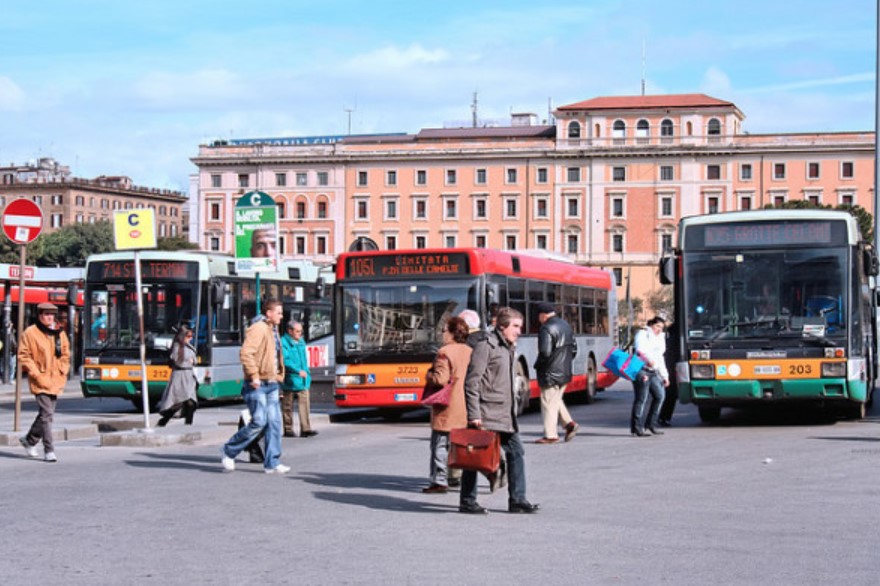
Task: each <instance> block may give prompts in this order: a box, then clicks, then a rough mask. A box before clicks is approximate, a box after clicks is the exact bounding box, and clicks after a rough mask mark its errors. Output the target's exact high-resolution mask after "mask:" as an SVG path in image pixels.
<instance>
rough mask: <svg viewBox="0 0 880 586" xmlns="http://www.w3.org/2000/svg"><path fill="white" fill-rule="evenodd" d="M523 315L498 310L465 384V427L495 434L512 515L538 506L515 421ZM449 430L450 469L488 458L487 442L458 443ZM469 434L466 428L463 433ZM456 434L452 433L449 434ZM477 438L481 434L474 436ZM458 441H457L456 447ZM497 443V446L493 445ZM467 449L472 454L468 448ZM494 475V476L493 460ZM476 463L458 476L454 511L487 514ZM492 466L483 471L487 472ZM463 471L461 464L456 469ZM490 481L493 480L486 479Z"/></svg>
mask: <svg viewBox="0 0 880 586" xmlns="http://www.w3.org/2000/svg"><path fill="white" fill-rule="evenodd" d="M522 324H523V316H522V314H521V313H519V312H518V311H516V310H515V309H511V308H509V307H502V308H501V309H499V310H498V314H497V317H496V322H495V330H494V331H492V332H489V333H488V334H487V335H486V337H485V338H484V339H483V340H480V341H479V342H478V343H477V344H476V346H475V347H474V351H473V353H472V354H471V362H470V365H469V366H468V373H467V378H466V379H465V383H464V394H465V401H466V403H467V414H468V427H469V428H471V430H485V431H490V432H496V433H497V438H498V439H497V441H498V442H500V445H501V448H503V449H504V454H505V456H506V460H507V479H508V484H507V491H508V501H507V510H508V511H509V512H511V513H534V512H537V510H538V509H539V505H533V504H531V503H530V502H529V501H528V500H527V499H526V469H525V458H524V456H525V450H524V449H523V444H522V441H521V440H520V438H519V433H518V431H519V426H518V425H517V421H516V401H515V399H514V397H515V394H514V393H515V389H514V380H515V377H514V369H515V366H516V363H515V353H516V341H517V339H518V338H519V335H520V332H521V331H522ZM456 431H458V430H453V432H452V434H450V443H451V445H452V451H451V453H450V463H449V465H450V466H453V467H455V466H456V458H457V457H458V456H460V455H466V454H467V453H468V451H470V454H471V455H473V454H474V453H475V452H477V456H478V460H479V457H480V456H484V455H485V456H486V457H491V453H490V452H489V451H488V450H489V449H491V448H490V445H491V441H487V440H482V439H479V438H478V437H474V438H472V439H471V440H468V441H470V445H469V444H468V443H467V441H465V442H464V443H462V440H461V439H460V438H461V437H462V436H463V434H461V433H456ZM466 431H467V430H466ZM453 434H454V435H453ZM473 435H476V436H479V435H480V434H473ZM456 441H458V442H459V443H458V444H456ZM496 445H497V444H496ZM469 447H470V450H468V448H469ZM494 461H495V463H494V467H495V470H494V472H495V473H497V466H498V464H497V457H496V458H495V460H494ZM478 465H479V461H478V462H476V463H475V464H472V465H471V466H472V467H471V468H466V469H465V471H464V473H463V474H462V476H461V497H460V500H459V505H458V510H459V512H461V513H468V514H476V515H485V514H486V513H488V511H487V510H486V509H485V508H483V507H481V506H480V505H479V504H478V503H477V470H482V471H484V472H485V471H487V470H485V469H483V468H480V467H478ZM492 465H493V464H491V462H490V463H489V465H488V466H487V467H486V468H490V467H491V466H492ZM458 467H461V468H465V466H458ZM490 482H491V480H490Z"/></svg>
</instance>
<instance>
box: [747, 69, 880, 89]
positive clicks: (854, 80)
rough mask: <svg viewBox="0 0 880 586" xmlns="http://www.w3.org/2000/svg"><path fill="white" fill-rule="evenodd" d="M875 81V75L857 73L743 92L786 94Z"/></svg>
mask: <svg viewBox="0 0 880 586" xmlns="http://www.w3.org/2000/svg"><path fill="white" fill-rule="evenodd" d="M873 81H874V74H873V73H855V74H852V75H840V76H836V77H825V78H817V79H804V80H801V81H794V82H791V83H781V84H776V85H767V86H763V87H755V88H751V89H748V90H743V93H750V94H756V93H773V92H785V91H792V90H802V89H808V88H815V87H831V86H838V85H850V84H860V83H868V82H873Z"/></svg>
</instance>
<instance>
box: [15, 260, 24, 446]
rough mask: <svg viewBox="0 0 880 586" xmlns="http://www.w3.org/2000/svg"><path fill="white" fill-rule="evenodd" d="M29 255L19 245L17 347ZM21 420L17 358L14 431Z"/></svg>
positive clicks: (19, 379)
mask: <svg viewBox="0 0 880 586" xmlns="http://www.w3.org/2000/svg"><path fill="white" fill-rule="evenodd" d="M26 256H27V246H25V245H24V244H22V245H20V246H19V255H18V259H19V263H20V265H21V271H19V273H18V332H16V336H17V338H18V340H17V342H18V343H17V344H16V345H15V347H16V348H21V333H22V331H23V330H24V265H25V262H24V261H25V257H26ZM20 420H21V360H18V359H17V358H16V360H15V418H14V421H13V422H12V431H16V432H17V431H18V430H19V424H20V423H19V422H20Z"/></svg>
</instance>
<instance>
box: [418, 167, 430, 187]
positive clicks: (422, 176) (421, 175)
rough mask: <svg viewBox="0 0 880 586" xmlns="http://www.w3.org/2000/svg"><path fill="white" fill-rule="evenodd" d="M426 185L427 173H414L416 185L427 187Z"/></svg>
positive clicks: (422, 171) (420, 171) (421, 171)
mask: <svg viewBox="0 0 880 586" xmlns="http://www.w3.org/2000/svg"><path fill="white" fill-rule="evenodd" d="M427 184H428V172H427V171H425V170H424V169H419V170H418V171H416V185H427Z"/></svg>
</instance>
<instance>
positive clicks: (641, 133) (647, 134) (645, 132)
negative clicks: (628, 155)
mask: <svg viewBox="0 0 880 586" xmlns="http://www.w3.org/2000/svg"><path fill="white" fill-rule="evenodd" d="M650 138H651V125H650V124H648V121H647V120H644V119H643V120H639V121H638V122H637V123H636V143H638V144H648V141H649V139H650Z"/></svg>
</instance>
